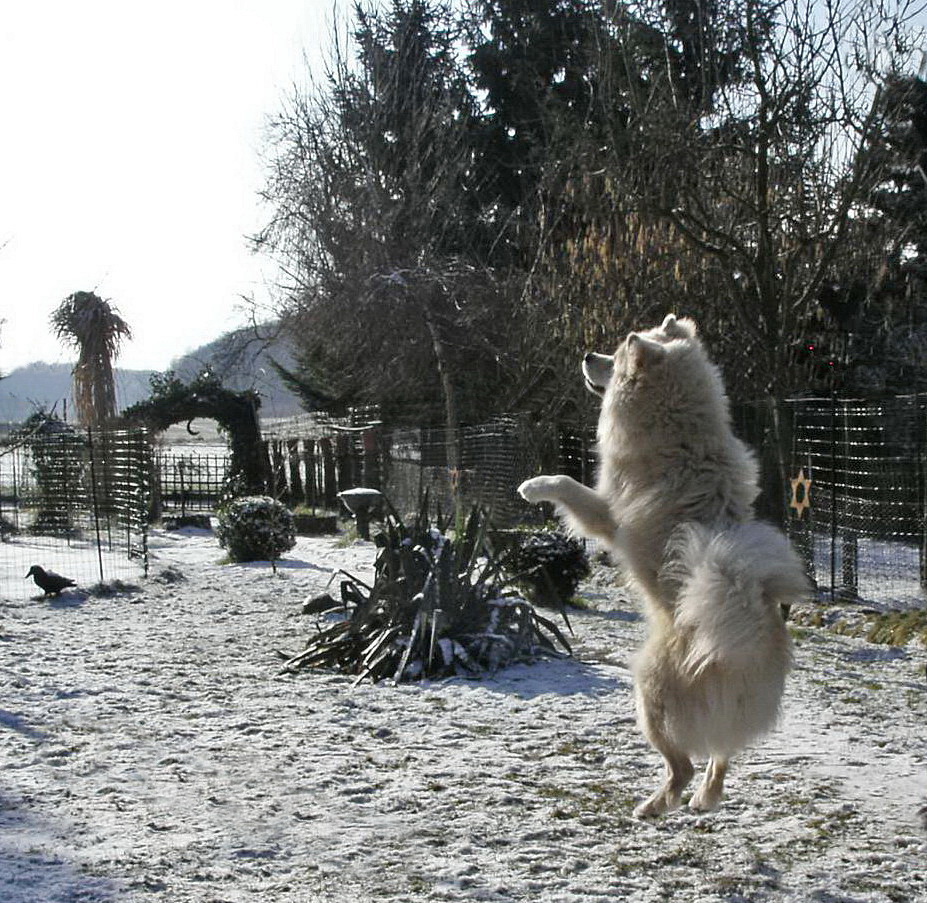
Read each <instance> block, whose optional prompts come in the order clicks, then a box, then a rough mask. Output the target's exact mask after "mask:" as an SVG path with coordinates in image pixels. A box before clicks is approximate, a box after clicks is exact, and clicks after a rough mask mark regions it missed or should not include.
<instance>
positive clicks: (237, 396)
mask: <svg viewBox="0 0 927 903" xmlns="http://www.w3.org/2000/svg"><path fill="white" fill-rule="evenodd" d="M151 389H152V393H151V398H149V399H146V400H145V401H140V402H139V403H138V404H134V405H132V406H131V407H129V408H126V410H125V411H124V412H123V415H122V416H123V419H125V420H126V421H128V422H130V423H137V424H140V425H142V426H146V427H148V428H149V429H150V430H152V431H154V432H162V431H163V430H166V429H167V428H168V427H170V426H173V425H174V424H175V423H184V422H186V423H187V425H188V428H189V424H190V422H191V421H192V420H195V419H196V418H198V417H204V418H208V419H210V420H215V421H216V422H217V423H218V424H219V426H220V427H222V429H223V430H225V432H226V433H227V434H228V438H229V449H230V452H231V463H230V469H229V483H230V486H231V487H232V490H233V492H234V494H235V495H247V494H257V493H262V492H263V491H264V482H265V481H264V467H263V464H262V458H261V428H260V424H259V422H258V408H259V407H260V406H261V398H260V396H259V395H258V394H257V392H254V391H252V390H246V391H244V392H233V391H232V390H231V389H227V388H225V387H224V386H223V385H222V384H221V383H220V382H219V380H218V379H217V378H216V377H215V376H213V375H212V374H210V373H202V374H200V375H199V376H197V377H196V378H195V379H194V380H193V381H192V382H190V383H184V382H182V381H181V380H179V379H177V377H176V376H174V374H173V373H171V372H168V373H166V374H163V375H156V376H153V377H152V379H151Z"/></svg>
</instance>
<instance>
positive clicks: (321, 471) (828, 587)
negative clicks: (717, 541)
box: [267, 396, 927, 607]
mask: <svg viewBox="0 0 927 903" xmlns="http://www.w3.org/2000/svg"><path fill="white" fill-rule="evenodd" d="M925 408H927V401H925V399H924V398H923V397H920V396H910V397H908V396H906V397H896V398H887V399H882V400H865V401H854V400H846V399H836V398H810V399H808V398H803V399H791V400H787V401H785V402H780V403H778V404H774V403H773V402H772V401H769V402H764V403H763V404H757V405H743V406H739V407H738V408H737V409H736V410H735V418H734V419H735V423H736V427H737V431H738V432H739V433H740V435H741V436H742V437H743V438H744V439H745V441H747V442H748V444H750V445H751V446H752V447H753V448H754V449H755V450H756V452H757V456H758V458H759V460H760V464H761V468H762V486H763V495H762V497H761V499H760V502H759V508H760V513H761V515H762V516H764V517H766V518H769V519H772V520H773V521H775V522H777V523H779V524H781V525H783V526H784V527H785V529H786V531H787V532H788V534H789V537H790V539H791V540H792V542H793V543H794V545H795V547H796V548H797V549H798V551H799V552H800V554H801V555H802V556H803V558H804V560H805V562H806V565H807V568H808V573H809V575H810V576H811V577H812V578H813V580H814V583H815V586H816V588H817V590H818V593H819V596H820V597H821V598H822V599H834V600H843V601H855V602H861V603H868V604H873V605H883V604H887V605H892V606H903V607H913V606H923V605H925V601H927V595H925V584H927V526H925V524H927V521H925V511H927V498H925V462H924V449H925V444H927V431H925V425H927V410H925ZM310 424H311V425H310ZM289 429H290V430H291V431H292V432H290V434H289V435H288V436H284V435H283V434H278V435H276V436H275V437H273V438H271V439H270V440H269V441H268V452H267V459H268V462H269V467H270V472H271V480H270V488H269V491H271V492H272V493H273V494H275V495H276V496H277V497H279V498H282V499H284V500H285V501H287V502H288V503H289V504H307V505H310V506H314V507H316V506H317V507H326V506H327V507H330V508H337V505H338V502H337V492H338V491H340V490H342V489H347V488H352V487H354V486H359V485H365V486H370V487H372V488H377V489H382V490H383V491H384V492H385V493H386V494H387V495H388V496H389V498H390V500H391V501H392V503H393V504H394V505H395V506H396V507H397V508H398V509H399V510H400V511H401V512H402V511H411V510H414V509H415V508H416V506H417V505H418V503H419V500H420V499H421V498H422V496H423V494H424V493H425V492H427V493H428V496H429V499H430V501H431V504H432V505H433V506H434V507H440V508H442V510H444V511H445V512H447V511H451V510H453V508H454V507H455V505H464V506H470V505H473V504H477V505H481V506H483V507H484V508H486V509H488V510H489V511H490V512H491V515H492V518H493V520H494V521H495V522H496V523H497V524H498V525H502V526H508V525H511V524H513V523H523V522H529V521H537V520H539V519H541V518H542V517H543V514H542V513H541V512H540V510H539V509H538V507H537V506H529V505H527V504H525V503H524V502H523V501H522V500H521V499H520V498H519V497H518V495H517V492H516V487H517V486H518V484H519V483H520V482H521V481H522V480H524V479H526V478H527V477H529V476H533V475H535V474H538V473H553V472H559V473H566V474H569V475H570V476H572V477H574V478H575V479H577V480H579V481H580V482H583V483H586V484H587V485H591V484H593V483H594V482H595V473H596V466H597V462H596V450H595V428H594V426H593V425H592V424H587V425H577V424H560V425H551V424H546V423H544V422H543V420H539V419H538V418H536V417H533V416H531V415H526V414H519V415H511V416H506V417H499V418H497V419H495V420H493V421H491V422H489V423H486V424H481V425H477V426H466V427H462V428H460V429H458V430H453V431H451V430H448V429H447V428H443V427H437V426H418V427H411V426H401V427H400V426H394V427H390V426H388V425H387V424H384V423H383V422H382V421H381V420H379V419H378V417H377V412H376V411H375V410H370V409H366V410H365V411H363V412H361V413H360V414H358V413H355V415H354V416H353V417H352V418H345V419H342V420H333V419H330V418H323V419H313V418H309V419H308V420H307V419H303V420H302V421H299V422H294V423H293V424H290V426H289ZM297 433H302V436H299V435H296V434H297Z"/></svg>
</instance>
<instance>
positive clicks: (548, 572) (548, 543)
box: [504, 530, 590, 608]
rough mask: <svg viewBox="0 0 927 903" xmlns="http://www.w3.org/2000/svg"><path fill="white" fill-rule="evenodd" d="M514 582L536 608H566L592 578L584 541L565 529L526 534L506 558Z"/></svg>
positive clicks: (514, 545)
mask: <svg viewBox="0 0 927 903" xmlns="http://www.w3.org/2000/svg"><path fill="white" fill-rule="evenodd" d="M504 563H505V567H506V569H507V570H508V571H509V573H510V574H511V575H512V579H513V580H514V581H515V582H516V583H517V584H518V585H519V586H522V587H524V588H525V591H526V592H527V593H528V597H529V598H530V599H531V601H532V602H534V603H535V604H536V605H546V606H551V607H556V608H562V607H563V606H564V605H566V604H568V603H569V602H570V601H571V600H572V598H573V596H574V595H575V594H576V589H577V587H578V586H579V584H580V581H581V580H583V579H585V578H586V577H588V576H589V573H590V566H589V556H588V555H587V554H586V546H585V544H584V543H583V542H582V540H579V539H575V538H574V537H572V536H569V535H567V534H566V533H564V532H563V531H562V530H553V531H543V532H539V533H526V534H525V535H524V537H523V538H520V539H519V540H517V541H516V542H515V543H514V544H513V545H512V547H511V548H510V549H509V551H508V552H507V553H506V555H505V558H504Z"/></svg>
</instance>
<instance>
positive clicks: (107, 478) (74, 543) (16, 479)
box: [0, 421, 151, 598]
mask: <svg viewBox="0 0 927 903" xmlns="http://www.w3.org/2000/svg"><path fill="white" fill-rule="evenodd" d="M150 486H151V450H150V445H149V442H148V437H147V435H146V433H145V432H144V431H141V430H112V431H103V430H100V431H76V430H74V429H72V428H70V427H68V426H67V425H66V424H63V423H60V422H55V421H52V422H49V423H46V424H45V425H44V426H43V427H41V428H39V429H36V430H35V431H33V432H32V433H31V434H29V435H26V436H20V437H16V438H14V439H12V440H11V441H9V442H8V443H7V445H6V446H5V447H0V525H2V538H3V542H2V543H0V597H3V598H25V597H29V596H32V595H36V594H37V593H38V594H41V590H39V589H38V588H37V587H36V586H35V585H34V584H33V583H32V582H31V581H30V582H29V583H27V582H26V580H25V577H24V575H25V574H26V573H27V571H28V570H29V569H30V568H31V567H32V566H33V565H39V566H40V567H42V568H43V569H44V570H51V571H55V572H58V573H61V574H63V575H65V576H67V577H70V578H71V579H73V580H74V581H75V582H77V584H78V585H79V586H82V587H90V586H93V585H95V584H98V583H109V582H112V581H113V580H116V579H121V580H123V581H127V582H128V581H131V580H135V579H137V578H139V577H140V576H142V575H144V574H145V573H146V571H147V562H148V510H149V500H150V496H149V494H150Z"/></svg>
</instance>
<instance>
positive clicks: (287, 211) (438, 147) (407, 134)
mask: <svg viewBox="0 0 927 903" xmlns="http://www.w3.org/2000/svg"><path fill="white" fill-rule="evenodd" d="M356 17H357V27H356V29H355V32H354V35H353V42H352V43H351V44H350V45H349V46H348V47H343V46H342V45H341V44H336V46H335V51H334V59H333V61H332V64H331V67H330V72H329V73H328V76H327V79H326V81H325V82H324V84H322V85H321V86H319V87H317V88H316V89H315V90H314V91H312V92H311V93H307V92H294V94H293V96H292V97H291V98H290V99H289V101H288V103H287V104H286V106H285V107H284V109H283V110H282V111H281V113H280V114H279V115H278V116H277V117H276V118H275V120H274V122H273V123H272V126H271V130H270V142H269V145H268V164H269V179H268V183H267V187H266V190H265V198H266V200H267V201H268V202H269V204H270V205H271V207H272V209H273V216H272V219H271V222H270V223H269V224H268V226H267V228H266V229H265V230H263V232H262V233H261V234H260V235H259V236H258V237H257V245H258V247H260V248H262V249H264V250H266V251H268V252H270V253H271V254H273V255H274V256H275V257H276V259H277V260H278V262H279V263H280V265H281V272H282V273H283V274H284V280H285V282H286V285H285V286H284V298H283V301H282V304H281V308H282V309H281V315H282V317H283V320H284V322H285V323H286V324H288V326H289V332H290V335H291V336H293V337H294V340H295V342H296V343H297V351H298V355H299V357H300V362H301V365H302V366H301V371H300V373H297V374H294V376H296V377H298V378H302V379H303V385H304V394H305V395H306V396H307V397H308V398H309V399H313V398H328V399H334V400H336V401H340V402H343V403H344V402H353V403H369V402H376V403H379V404H381V405H382V406H384V407H385V408H393V409H395V408H397V407H400V406H406V405H409V404H415V405H417V406H418V408H419V410H420V411H421V412H422V413H426V412H427V411H428V410H443V411H444V415H445V416H444V419H445V422H446V423H447V424H448V426H451V424H454V425H455V426H456V425H457V424H459V422H460V420H461V418H466V417H467V416H468V415H469V414H471V413H472V412H473V411H474V410H476V409H478V408H479V407H480V406H481V405H485V402H486V399H487V398H493V397H494V396H495V394H496V393H495V392H494V391H493V388H492V385H493V382H494V381H495V383H496V385H498V383H499V382H500V381H501V375H500V374H501V370H502V368H503V366H504V354H505V349H506V342H505V336H506V333H507V330H508V328H509V325H510V317H509V315H508V314H507V313H506V312H505V309H504V304H505V301H506V296H505V294H504V293H501V292H499V290H498V282H497V280H496V279H495V277H494V275H493V273H492V272H491V269H490V268H489V267H488V265H487V262H486V261H487V257H486V253H485V251H486V248H487V247H488V245H489V244H490V243H491V238H490V237H488V235H487V230H486V225H485V222H484V218H483V217H482V216H481V209H480V200H479V197H478V191H477V189H478V180H479V175H478V173H477V171H476V168H475V165H474V152H473V147H472V139H473V125H474V124H473V116H474V110H473V105H472V100H471V98H470V95H469V93H468V90H467V86H466V83H465V79H464V75H463V72H462V71H461V69H460V66H459V63H458V61H457V58H456V50H455V42H456V41H457V40H458V34H459V29H458V28H457V26H456V25H455V24H454V22H453V18H452V16H451V12H450V9H449V7H448V5H445V4H442V3H437V2H426V0H396V2H394V3H393V4H392V6H391V7H390V8H389V9H388V10H387V11H385V12H378V13H374V12H365V11H363V10H362V9H358V10H356ZM484 409H485V408H484Z"/></svg>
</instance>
